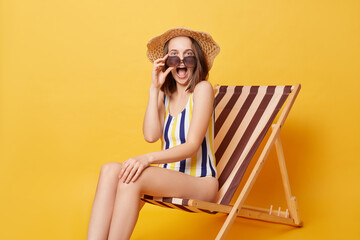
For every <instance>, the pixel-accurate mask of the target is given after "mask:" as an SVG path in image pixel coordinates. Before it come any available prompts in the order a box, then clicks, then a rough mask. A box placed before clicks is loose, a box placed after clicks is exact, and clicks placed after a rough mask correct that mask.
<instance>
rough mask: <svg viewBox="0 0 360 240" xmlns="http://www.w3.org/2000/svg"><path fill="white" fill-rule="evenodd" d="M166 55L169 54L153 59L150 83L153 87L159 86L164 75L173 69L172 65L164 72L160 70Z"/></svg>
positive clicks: (162, 81) (163, 79) (164, 77)
mask: <svg viewBox="0 0 360 240" xmlns="http://www.w3.org/2000/svg"><path fill="white" fill-rule="evenodd" d="M168 56H169V54H166V55H165V56H164V57H163V58H159V59H156V60H155V61H154V66H153V71H152V81H151V85H152V86H153V87H155V88H161V86H162V85H163V84H164V82H165V79H166V76H167V75H168V74H169V72H170V71H171V70H173V69H174V67H169V68H168V69H166V71H165V72H163V71H162V69H163V67H164V66H165V61H166V59H167V57H168Z"/></svg>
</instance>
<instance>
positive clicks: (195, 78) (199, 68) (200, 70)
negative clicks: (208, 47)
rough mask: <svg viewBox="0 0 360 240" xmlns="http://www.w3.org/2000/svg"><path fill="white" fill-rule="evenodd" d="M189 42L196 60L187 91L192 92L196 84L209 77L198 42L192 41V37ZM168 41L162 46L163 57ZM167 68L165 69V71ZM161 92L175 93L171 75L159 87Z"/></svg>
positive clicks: (174, 84)
mask: <svg viewBox="0 0 360 240" xmlns="http://www.w3.org/2000/svg"><path fill="white" fill-rule="evenodd" d="M188 38H190V40H191V43H192V44H191V47H192V49H193V50H194V53H195V57H196V60H197V63H196V67H195V68H194V72H193V74H192V76H191V78H190V84H189V86H188V88H187V89H186V90H187V91H190V92H193V91H194V89H195V86H196V84H198V83H199V82H201V81H204V80H207V79H208V77H209V68H208V65H207V64H206V59H205V56H204V53H203V51H202V50H201V48H200V46H199V44H198V42H197V41H196V40H195V39H193V38H192V37H188ZM169 41H170V40H168V41H167V42H166V43H165V45H164V55H163V56H165V55H166V54H167V53H168V52H169V48H168V46H169ZM166 68H167V67H165V70H166ZM161 90H162V91H163V92H164V93H165V94H167V95H170V94H171V93H173V92H175V91H176V81H175V79H174V77H173V75H172V74H171V73H169V74H168V75H167V76H166V79H165V82H164V84H163V85H162V86H161Z"/></svg>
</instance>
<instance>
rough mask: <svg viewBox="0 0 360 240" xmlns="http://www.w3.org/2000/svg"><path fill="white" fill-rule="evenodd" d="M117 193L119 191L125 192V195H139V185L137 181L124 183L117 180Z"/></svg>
mask: <svg viewBox="0 0 360 240" xmlns="http://www.w3.org/2000/svg"><path fill="white" fill-rule="evenodd" d="M118 191H120V192H121V193H125V192H127V193H137V194H140V193H141V184H140V182H138V181H135V182H129V183H124V182H123V181H122V180H121V179H119V183H118Z"/></svg>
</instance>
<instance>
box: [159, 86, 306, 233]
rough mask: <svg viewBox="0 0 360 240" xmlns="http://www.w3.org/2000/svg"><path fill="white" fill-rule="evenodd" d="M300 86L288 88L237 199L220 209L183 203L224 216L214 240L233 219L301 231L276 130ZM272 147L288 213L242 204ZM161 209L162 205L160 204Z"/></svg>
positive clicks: (281, 125) (193, 203)
mask: <svg viewBox="0 0 360 240" xmlns="http://www.w3.org/2000/svg"><path fill="white" fill-rule="evenodd" d="M300 88H301V85H300V84H297V85H294V86H292V87H291V93H290V94H289V97H288V99H287V101H286V102H285V104H284V106H283V110H282V111H281V115H280V117H279V118H278V120H277V122H276V123H273V124H272V126H271V127H272V132H271V134H270V136H269V138H268V139H267V141H266V144H265V146H264V147H263V149H262V152H261V154H260V156H259V158H258V160H257V161H256V163H255V166H254V168H253V169H252V171H251V173H250V176H249V177H248V179H247V181H246V183H245V185H244V187H243V189H242V190H241V192H240V194H239V196H238V197H237V199H236V201H235V203H234V205H223V204H217V203H211V202H205V201H200V200H195V199H189V200H188V201H187V203H186V206H187V207H188V208H189V209H191V210H193V211H195V212H204V211H205V212H206V211H207V212H209V213H217V212H222V213H225V214H228V216H227V218H226V220H225V222H224V224H223V225H222V227H221V229H220V231H219V232H218V235H217V236H216V238H215V239H216V240H223V239H225V237H226V235H227V233H228V232H229V230H230V227H231V225H232V224H233V222H234V221H235V219H236V217H244V218H250V219H256V220H262V221H267V222H272V223H279V224H286V225H290V226H294V227H302V226H303V223H302V221H301V220H300V217H299V212H298V206H297V201H296V197H294V196H293V195H292V193H291V189H290V182H289V177H288V173H287V169H286V164H285V156H284V152H283V147H282V143H281V140H280V130H281V129H282V127H283V125H284V122H285V120H286V118H287V116H288V114H289V112H290V110H291V107H292V106H293V104H294V102H295V99H296V97H297V95H298V93H299V91H300ZM274 145H275V149H276V154H277V159H278V163H279V167H280V173H281V177H282V183H283V187H284V192H285V198H286V203H287V206H288V210H286V211H280V208H279V210H278V211H274V212H273V211H272V207H271V208H270V209H264V208H258V207H252V206H244V202H245V200H246V198H247V196H248V195H249V193H250V191H251V189H252V187H253V185H254V183H255V181H256V179H257V177H258V175H259V173H260V171H261V169H262V167H263V165H264V163H265V161H266V159H267V157H268V155H269V153H270V150H271V148H272V147H273V146H274ZM163 205H166V204H164V203H163Z"/></svg>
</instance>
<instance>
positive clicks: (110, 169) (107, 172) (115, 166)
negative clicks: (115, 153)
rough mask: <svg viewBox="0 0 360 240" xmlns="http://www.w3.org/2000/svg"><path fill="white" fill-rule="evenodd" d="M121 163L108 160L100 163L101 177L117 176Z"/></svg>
mask: <svg viewBox="0 0 360 240" xmlns="http://www.w3.org/2000/svg"><path fill="white" fill-rule="evenodd" d="M120 167H121V163H118V162H110V163H105V164H104V165H102V167H101V170H100V176H101V177H113V176H117V175H118V174H119V172H120Z"/></svg>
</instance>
